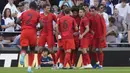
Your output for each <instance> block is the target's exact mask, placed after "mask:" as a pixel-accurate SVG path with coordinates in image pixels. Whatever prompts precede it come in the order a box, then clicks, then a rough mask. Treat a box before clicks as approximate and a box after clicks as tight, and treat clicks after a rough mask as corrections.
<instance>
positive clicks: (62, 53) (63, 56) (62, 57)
mask: <svg viewBox="0 0 130 73" xmlns="http://www.w3.org/2000/svg"><path fill="white" fill-rule="evenodd" d="M60 52H61V54H60V63H62V64H64V58H65V53H64V50H61V51H60Z"/></svg>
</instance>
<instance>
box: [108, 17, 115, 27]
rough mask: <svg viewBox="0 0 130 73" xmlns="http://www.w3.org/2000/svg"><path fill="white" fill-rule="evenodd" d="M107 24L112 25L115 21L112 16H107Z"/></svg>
mask: <svg viewBox="0 0 130 73" xmlns="http://www.w3.org/2000/svg"><path fill="white" fill-rule="evenodd" d="M109 23H110V24H109V25H110V26H112V25H113V24H114V23H115V18H114V17H110V18H109Z"/></svg>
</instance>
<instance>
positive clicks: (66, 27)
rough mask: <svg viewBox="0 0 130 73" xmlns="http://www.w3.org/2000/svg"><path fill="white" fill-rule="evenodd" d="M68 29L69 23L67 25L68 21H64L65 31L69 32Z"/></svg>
mask: <svg viewBox="0 0 130 73" xmlns="http://www.w3.org/2000/svg"><path fill="white" fill-rule="evenodd" d="M67 29H68V23H67V20H64V22H63V31H67Z"/></svg>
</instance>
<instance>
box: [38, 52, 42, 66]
mask: <svg viewBox="0 0 130 73" xmlns="http://www.w3.org/2000/svg"><path fill="white" fill-rule="evenodd" d="M41 54H42V53H38V55H37V57H38V66H39V65H40V64H41V58H42V56H41Z"/></svg>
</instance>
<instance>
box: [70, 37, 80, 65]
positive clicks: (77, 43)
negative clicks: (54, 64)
mask: <svg viewBox="0 0 130 73" xmlns="http://www.w3.org/2000/svg"><path fill="white" fill-rule="evenodd" d="M75 46H76V49H75V50H72V53H71V54H72V55H71V59H72V60H71V61H72V66H73V67H76V61H77V56H78V55H77V54H78V49H79V40H78V39H76V40H75Z"/></svg>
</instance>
